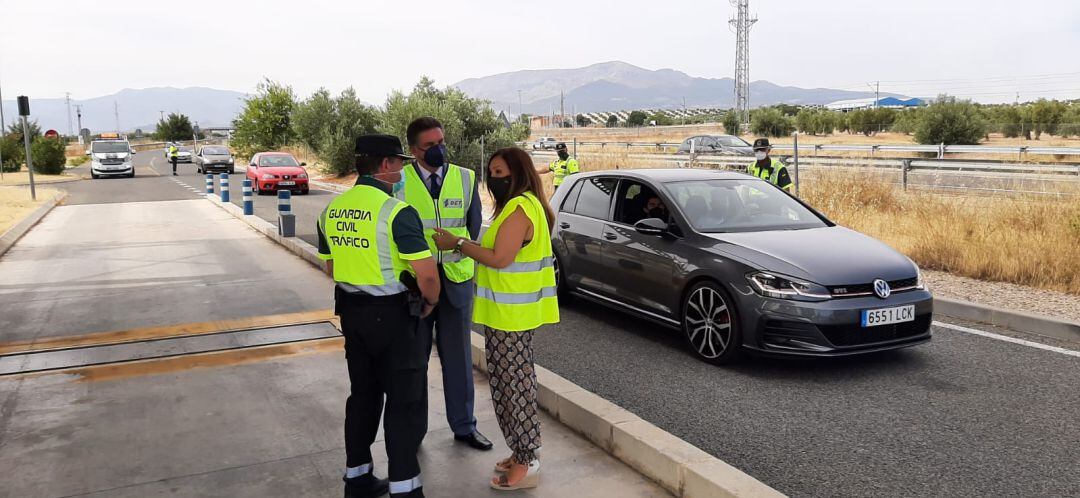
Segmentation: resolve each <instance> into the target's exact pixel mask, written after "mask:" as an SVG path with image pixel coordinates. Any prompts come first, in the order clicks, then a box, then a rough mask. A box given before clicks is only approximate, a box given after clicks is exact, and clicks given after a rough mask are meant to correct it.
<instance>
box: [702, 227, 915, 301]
mask: <svg viewBox="0 0 1080 498" xmlns="http://www.w3.org/2000/svg"><path fill="white" fill-rule="evenodd" d="M705 235H706V236H707V237H709V238H711V239H713V240H716V241H717V245H716V246H715V247H714V249H715V250H718V251H721V252H724V253H727V254H729V255H731V256H734V257H736V258H738V259H740V260H742V261H744V262H746V263H747V264H749V265H751V266H754V267H757V268H760V269H763V270H768V271H773V272H777V273H782V274H785V275H789V276H792V277H796V278H802V279H807V280H810V281H812V282H816V283H819V284H822V285H828V286H832V285H853V284H863V283H870V282H872V281H874V279H877V278H880V279H884V280H900V279H905V278H913V277H915V266H914V265H913V264H912V263H911V261H910V260H909V259H908V258H907V257H906V256H904V255H903V254H900V253H899V252H897V251H896V250H894V249H893V248H891V247H889V246H887V245H885V244H884V243H882V242H881V241H879V240H877V239H875V238H873V237H868V236H866V235H863V234H861V233H859V232H856V231H854V230H850V229H847V228H844V227H840V226H834V227H823V228H810V229H805V230H775V231H768V232H745V233H714V234H705Z"/></svg>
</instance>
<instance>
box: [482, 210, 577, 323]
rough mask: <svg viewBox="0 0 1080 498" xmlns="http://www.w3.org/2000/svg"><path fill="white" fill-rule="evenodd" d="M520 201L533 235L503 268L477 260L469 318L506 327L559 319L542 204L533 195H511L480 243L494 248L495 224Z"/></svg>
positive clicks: (497, 224) (549, 244)
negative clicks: (478, 262) (474, 293)
mask: <svg viewBox="0 0 1080 498" xmlns="http://www.w3.org/2000/svg"><path fill="white" fill-rule="evenodd" d="M519 207H520V208H521V209H522V210H523V211H524V212H525V215H526V216H528V217H529V221H531V222H532V226H533V238H532V241H530V242H529V243H528V244H526V245H525V247H522V248H521V250H520V251H518V254H517V257H515V258H514V262H513V263H511V264H510V265H509V266H507V267H506V268H499V269H496V268H491V267H487V266H484V265H482V264H481V265H477V269H476V299H475V300H474V301H473V322H474V323H478V324H482V325H487V326H488V327H491V328H493V329H498V330H505V331H508V332H520V331H524V330H532V329H535V328H537V327H539V326H541V325H545V324H549V323H559V301H558V296H557V295H556V289H555V265H554V264H555V256H554V254H553V253H552V251H551V229H550V227H549V226H548V221H547V216H546V215H545V214H544V207H543V205H542V204H540V201H539V200H538V199H537V198H536V196H534V195H533V194H532V193H530V192H525V193H523V194H521V195H519V196H517V197H514V198H513V199H510V201H509V202H507V203H506V207H505V208H503V210H502V212H500V213H499V215H498V216H497V217H495V220H494V221H492V222H491V227H490V228H488V230H487V232H485V233H484V236H483V237H482V238H481V241H480V245H481V246H483V247H486V248H489V249H491V248H494V247H495V238H496V236H497V234H498V233H499V227H501V226H502V223H503V222H504V221H506V218H508V217H509V216H510V214H511V213H513V212H514V211H516V210H517V209H518V208H519Z"/></svg>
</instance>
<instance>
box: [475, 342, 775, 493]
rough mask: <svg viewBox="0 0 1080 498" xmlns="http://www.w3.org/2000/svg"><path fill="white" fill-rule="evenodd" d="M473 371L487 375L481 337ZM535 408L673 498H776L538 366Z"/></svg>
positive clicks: (720, 463)
mask: <svg viewBox="0 0 1080 498" xmlns="http://www.w3.org/2000/svg"><path fill="white" fill-rule="evenodd" d="M471 339H472V357H473V366H474V367H475V368H476V369H478V370H480V371H482V372H485V373H487V360H486V358H487V356H486V354H485V351H484V338H483V337H482V336H481V335H479V334H472V337H471ZM536 378H537V382H538V383H539V393H538V398H539V400H538V401H539V404H540V407H541V408H543V409H544V411H546V412H548V413H549V414H551V416H553V417H555V418H556V419H558V420H559V422H562V423H563V424H565V425H566V426H567V427H570V428H571V429H573V430H574V431H576V432H578V433H579V434H581V435H582V436H585V437H586V438H587V439H589V440H590V441H592V442H593V444H596V445H597V446H599V447H600V448H603V449H604V451H607V452H608V453H611V454H612V455H613V456H614V457H615V458H618V459H619V460H621V461H622V462H623V463H625V464H627V465H629V466H630V467H633V468H634V469H635V470H637V471H638V472H640V473H641V474H642V475H644V476H646V477H648V478H649V479H652V480H654V481H656V482H657V483H659V484H660V485H661V486H663V487H664V488H665V489H667V490H668V491H670V492H671V493H672V494H674V495H675V496H678V497H687V498H698V497H781V496H784V495H783V494H782V493H780V492H779V491H777V490H775V489H773V488H771V487H769V486H767V485H765V484H764V483H762V482H761V481H758V480H757V479H754V478H753V477H751V476H750V475H748V474H746V473H745V472H742V471H740V470H739V469H736V468H735V467H732V466H731V465H728V464H727V463H725V462H724V461H722V460H720V459H718V458H716V457H714V456H712V455H710V454H708V453H706V452H704V451H702V450H701V449H700V448H698V447H696V446H694V445H692V444H690V443H687V442H686V441H683V440H682V439H680V438H678V437H675V436H674V435H672V434H671V433H669V432H667V431H664V430H663V429H660V428H659V427H656V426H655V425H653V424H651V423H649V422H647V421H645V420H642V419H641V418H639V417H638V416H637V415H634V414H633V413H630V412H629V411H627V410H625V409H623V408H622V407H620V406H618V405H616V404H614V403H612V402H610V401H608V400H606V399H604V398H601V397H600V396H597V395H596V394H593V393H592V392H589V391H588V390H586V389H584V388H582V387H581V386H578V385H577V384H574V383H573V382H570V381H569V380H566V379H565V378H563V377H562V376H560V375H558V374H556V373H555V372H552V371H550V370H548V369H546V368H544V367H541V366H539V365H537V366H536Z"/></svg>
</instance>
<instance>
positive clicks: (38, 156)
mask: <svg viewBox="0 0 1080 498" xmlns="http://www.w3.org/2000/svg"><path fill="white" fill-rule="evenodd" d="M66 148H67V146H66V144H65V143H64V141H63V140H59V139H55V138H43V139H40V140H35V141H34V143H33V144H31V145H30V153H31V154H33V163H34V172H35V173H41V174H43V175H59V174H60V173H63V172H64V166H65V165H66V164H67V157H65V156H64V151H65V149H66Z"/></svg>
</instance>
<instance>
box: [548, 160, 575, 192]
mask: <svg viewBox="0 0 1080 498" xmlns="http://www.w3.org/2000/svg"><path fill="white" fill-rule="evenodd" d="M548 169H549V170H551V171H552V172H553V173H555V178H553V179H552V180H551V184H552V185H554V186H556V187H558V186H559V185H562V182H563V180H565V179H566V177H568V176H570V175H572V174H574V173H577V172H578V171H579V169H580V168H579V167H578V162H577V159H574V158H572V157H568V158H566V160H565V161H564V160H562V159H556V160H554V161H552V162H551V165H549V166H548Z"/></svg>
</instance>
